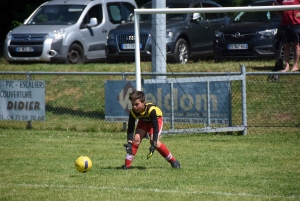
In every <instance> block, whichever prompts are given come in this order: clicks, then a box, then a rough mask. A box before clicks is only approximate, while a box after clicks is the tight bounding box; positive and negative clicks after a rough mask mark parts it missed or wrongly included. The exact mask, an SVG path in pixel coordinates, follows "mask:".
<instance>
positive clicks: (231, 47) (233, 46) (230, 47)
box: [227, 44, 248, 50]
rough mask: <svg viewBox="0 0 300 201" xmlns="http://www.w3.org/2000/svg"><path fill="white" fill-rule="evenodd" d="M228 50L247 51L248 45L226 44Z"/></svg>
mask: <svg viewBox="0 0 300 201" xmlns="http://www.w3.org/2000/svg"><path fill="white" fill-rule="evenodd" d="M227 49H228V50H246V49H248V44H228V45H227Z"/></svg>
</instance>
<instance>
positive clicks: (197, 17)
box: [192, 13, 201, 21]
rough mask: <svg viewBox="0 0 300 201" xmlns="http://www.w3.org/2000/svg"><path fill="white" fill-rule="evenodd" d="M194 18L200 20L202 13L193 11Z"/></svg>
mask: <svg viewBox="0 0 300 201" xmlns="http://www.w3.org/2000/svg"><path fill="white" fill-rule="evenodd" d="M192 20H193V21H199V20H201V15H200V13H193V17H192Z"/></svg>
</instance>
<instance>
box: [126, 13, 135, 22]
mask: <svg viewBox="0 0 300 201" xmlns="http://www.w3.org/2000/svg"><path fill="white" fill-rule="evenodd" d="M127 22H134V14H133V13H130V15H128V17H127Z"/></svg>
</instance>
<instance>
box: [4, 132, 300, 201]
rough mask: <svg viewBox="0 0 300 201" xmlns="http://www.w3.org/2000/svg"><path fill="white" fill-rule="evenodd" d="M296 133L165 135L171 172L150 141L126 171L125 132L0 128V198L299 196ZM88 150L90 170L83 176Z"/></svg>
mask: <svg viewBox="0 0 300 201" xmlns="http://www.w3.org/2000/svg"><path fill="white" fill-rule="evenodd" d="M299 139H300V134H299V133H293V134H292V133H291V134H285V135H281V134H276V133H273V134H262V135H259V134H257V135H247V136H234V135H215V134H198V135H166V136H163V137H162V139H161V141H162V142H164V143H165V144H166V145H167V146H168V147H169V149H170V150H171V152H172V154H173V155H174V156H175V157H176V158H177V159H178V160H179V161H180V162H181V166H182V168H181V169H172V168H171V166H170V165H169V164H168V163H167V162H165V160H164V159H163V158H162V157H161V156H160V155H159V153H158V152H155V153H154V155H153V157H152V158H151V159H149V160H147V159H146V155H147V153H148V148H149V141H148V140H147V139H145V140H144V141H143V143H142V144H141V147H140V149H139V151H138V153H137V156H136V158H135V160H134V162H133V168H132V169H130V170H126V171H124V170H122V169H121V168H120V167H121V165H122V164H123V162H124V157H125V150H124V148H123V146H122V145H123V143H125V142H126V135H125V133H102V132H70V131H61V132H57V131H36V130H6V129H1V130H0V153H1V158H0V168H1V173H0V175H1V176H0V200H1V201H6V200H12V201H16V200H22V201H24V200H32V201H35V200H37V201H44V200H49V201H50V200H51V201H53V200H56V201H57V200H67V201H69V200H147V201H148V200H185V201H187V200H222V201H223V200H278V201H279V200H280V201H282V200H300V190H299V189H300V169H299V167H300V147H299ZM80 155H87V156H89V157H90V158H91V159H92V161H93V167H92V169H91V170H90V171H89V172H87V173H79V172H77V170H76V168H75V165H74V163H75V160H76V159H77V157H79V156H80Z"/></svg>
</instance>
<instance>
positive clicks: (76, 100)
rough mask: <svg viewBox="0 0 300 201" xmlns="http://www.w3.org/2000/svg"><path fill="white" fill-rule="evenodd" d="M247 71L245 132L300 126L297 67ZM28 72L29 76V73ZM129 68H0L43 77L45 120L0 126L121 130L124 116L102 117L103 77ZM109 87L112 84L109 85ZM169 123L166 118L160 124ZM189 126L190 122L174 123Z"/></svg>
mask: <svg viewBox="0 0 300 201" xmlns="http://www.w3.org/2000/svg"><path fill="white" fill-rule="evenodd" d="M279 74H281V75H279V76H277V75H274V73H247V76H246V94H247V102H246V105H247V126H248V133H266V132H267V133H272V132H300V115H299V110H300V104H299V101H300V90H299V83H300V73H299V72H296V73H285V74H284V75H283V74H282V73H279ZM29 75H30V76H29ZM134 78H135V77H134V74H133V73H131V74H130V73H129V74H124V73H97V74H92V73H69V74H59V73H57V74H51V73H46V72H45V73H39V74H28V75H26V74H22V73H19V74H14V73H7V74H1V80H26V79H31V80H44V81H45V83H46V89H45V91H46V95H45V104H46V121H32V122H26V121H9V120H2V121H0V128H13V129H26V128H32V129H37V130H49V129H51V130H71V131H91V132H96V131H107V132H115V131H122V130H124V129H125V128H126V127H125V123H124V122H107V121H105V87H104V86H105V82H106V80H124V79H126V80H134ZM112 90H113V89H112ZM231 99H232V101H231V104H232V114H231V115H232V124H233V126H235V125H242V101H241V82H240V81H234V82H232V84H231ZM165 126H166V127H167V128H168V127H170V126H169V125H168V124H165ZM176 127H177V128H190V127H193V125H192V124H176Z"/></svg>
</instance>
